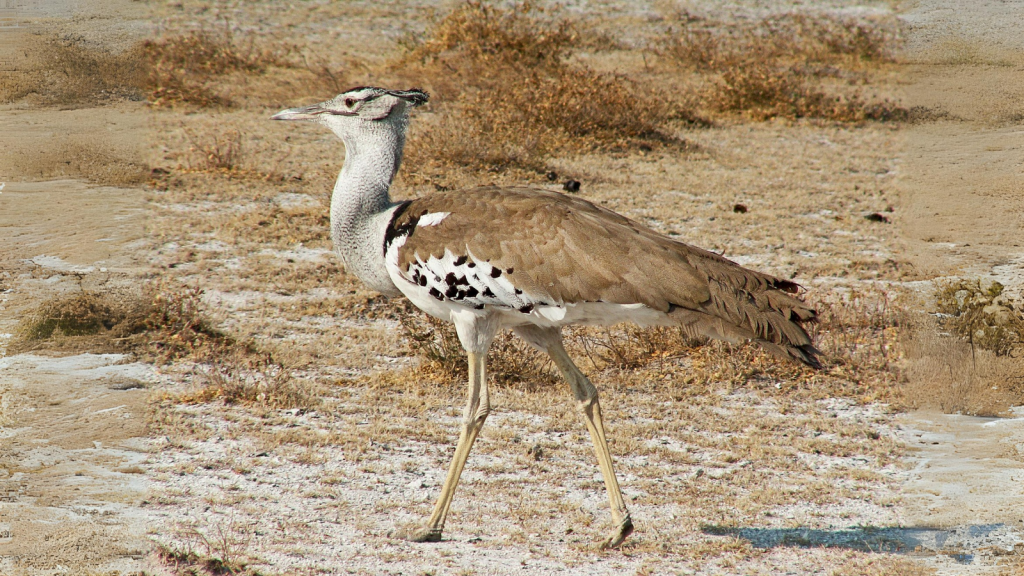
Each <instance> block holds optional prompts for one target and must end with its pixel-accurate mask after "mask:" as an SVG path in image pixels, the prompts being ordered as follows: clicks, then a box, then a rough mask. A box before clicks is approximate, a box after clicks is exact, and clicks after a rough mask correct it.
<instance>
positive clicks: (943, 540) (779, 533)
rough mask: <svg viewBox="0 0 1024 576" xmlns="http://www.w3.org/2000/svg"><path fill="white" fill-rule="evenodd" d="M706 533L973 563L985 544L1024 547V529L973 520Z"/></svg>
mask: <svg viewBox="0 0 1024 576" xmlns="http://www.w3.org/2000/svg"><path fill="white" fill-rule="evenodd" d="M702 530H703V532H704V533H705V534H710V535H713V536H732V537H735V538H741V539H743V540H747V541H748V542H750V543H751V545H753V546H754V547H755V548H778V547H799V548H847V549H850V550H858V551H861V552H882V553H897V554H908V553H909V554H925V555H928V554H944V555H947V556H949V557H950V558H952V559H954V560H956V561H957V562H958V563H961V564H971V563H972V562H973V561H974V557H975V555H976V554H977V552H978V551H979V550H981V549H986V550H993V549H1002V550H1004V551H1006V552H1007V553H1013V552H1015V551H1016V550H1018V549H1022V548H1024V531H1022V530H1021V529H1019V528H1015V527H1013V526H1010V525H1007V524H969V525H964V526H957V527H955V528H950V529H948V530H943V529H939V528H907V527H898V528H893V527H887V528H880V527H877V526H859V527H856V528H845V529H841V530H816V529H811V528H728V527H723V526H713V525H712V526H704V527H703V528H702Z"/></svg>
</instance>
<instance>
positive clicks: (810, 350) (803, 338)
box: [669, 279, 821, 369]
mask: <svg viewBox="0 0 1024 576" xmlns="http://www.w3.org/2000/svg"><path fill="white" fill-rule="evenodd" d="M709 280H710V282H709V285H710V287H711V299H710V300H709V301H708V302H706V303H705V304H704V306H703V307H702V309H700V310H694V309H690V308H682V307H672V308H671V309H670V310H669V316H670V317H671V318H672V319H673V320H675V321H676V322H678V323H679V326H680V327H681V328H682V329H683V330H684V331H685V332H686V333H687V334H688V335H690V336H707V337H709V338H715V339H718V340H725V341H727V342H732V343H734V344H738V343H741V342H745V341H748V340H752V341H754V342H756V343H757V344H758V345H760V346H761V347H762V348H764V349H765V350H767V351H768V352H771V353H772V354H774V355H775V356H777V357H779V358H782V359H785V360H790V361H794V362H800V363H803V364H806V365H807V366H810V367H812V368H815V369H817V368H821V362H820V360H819V356H820V355H821V352H820V351H818V349H817V348H815V347H814V344H813V343H812V342H811V337H810V336H809V335H808V334H807V331H805V330H804V329H803V327H802V326H801V324H802V323H804V322H813V321H814V320H815V319H816V314H815V311H814V310H813V309H811V308H808V307H807V305H806V304H804V303H803V301H801V300H800V299H798V298H796V297H794V296H791V295H789V294H786V293H785V292H783V291H782V290H781V289H775V288H774V287H772V286H770V285H768V286H765V287H764V288H762V289H761V290H759V291H750V290H749V288H750V287H749V285H748V286H744V287H738V286H736V283H734V282H724V283H723V282H718V281H717V280H716V279H709ZM790 284H792V283H790Z"/></svg>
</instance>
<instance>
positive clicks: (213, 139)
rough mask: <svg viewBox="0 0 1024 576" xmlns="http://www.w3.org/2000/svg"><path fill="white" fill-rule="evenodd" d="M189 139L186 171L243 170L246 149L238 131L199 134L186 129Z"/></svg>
mask: <svg viewBox="0 0 1024 576" xmlns="http://www.w3.org/2000/svg"><path fill="white" fill-rule="evenodd" d="M184 131H185V136H186V138H188V143H189V147H188V153H187V155H186V156H185V166H184V168H185V170H188V171H192V172H232V171H235V170H240V169H241V168H242V162H243V158H244V156H245V147H244V145H243V143H242V133H241V132H239V131H238V130H227V131H224V132H213V131H209V132H204V133H203V134H202V135H200V134H199V133H197V132H194V131H192V130H189V129H188V128H184Z"/></svg>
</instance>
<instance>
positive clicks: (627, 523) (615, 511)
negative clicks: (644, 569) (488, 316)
mask: <svg viewBox="0 0 1024 576" xmlns="http://www.w3.org/2000/svg"><path fill="white" fill-rule="evenodd" d="M513 330H514V331H515V333H516V334H517V335H519V337H521V338H522V339H524V340H526V341H527V342H529V343H530V344H532V345H534V346H535V347H537V348H540V349H541V350H544V351H545V352H547V353H548V355H549V356H551V359H552V360H553V361H554V363H555V366H558V370H559V371H560V372H561V373H562V376H563V377H565V379H566V381H568V382H569V387H570V388H571V389H572V394H573V396H574V397H575V399H576V408H577V409H578V410H579V411H580V413H581V414H582V415H583V418H584V420H585V421H586V423H587V429H588V430H589V431H590V439H591V440H592V441H593V443H594V453H595V454H596V455H597V463H598V466H600V468H601V476H603V477H604V485H605V488H606V489H607V490H608V501H609V503H610V504H611V508H612V521H613V522H614V523H615V528H614V530H613V531H612V534H611V536H610V537H609V538H608V540H607V541H606V542H605V543H604V545H603V546H602V547H603V548H616V547H618V546H619V545H620V544H622V543H623V542H624V541H625V540H626V537H627V536H629V535H630V534H631V533H632V532H633V520H632V519H631V518H630V517H629V510H627V509H626V502H625V500H624V499H623V498H622V489H621V488H619V481H618V480H617V479H616V478H615V470H614V469H613V468H612V456H611V452H609V450H608V439H607V436H606V435H605V431H604V420H603V419H602V418H601V404H600V403H599V402H598V401H597V388H596V387H595V386H594V385H593V384H591V382H590V380H589V379H588V378H587V377H586V376H585V375H584V374H583V372H580V369H579V368H577V367H576V364H575V363H574V362H573V361H572V358H570V357H569V354H568V353H567V352H566V351H565V346H563V345H562V335H561V332H560V331H559V330H558V329H557V328H540V327H537V326H517V327H515V328H514V329H513Z"/></svg>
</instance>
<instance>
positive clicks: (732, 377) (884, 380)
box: [392, 289, 909, 407]
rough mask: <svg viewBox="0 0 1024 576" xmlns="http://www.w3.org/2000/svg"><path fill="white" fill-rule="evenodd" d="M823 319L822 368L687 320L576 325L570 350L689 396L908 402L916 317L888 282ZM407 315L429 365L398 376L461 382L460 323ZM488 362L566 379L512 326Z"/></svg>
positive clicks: (506, 378)
mask: <svg viewBox="0 0 1024 576" xmlns="http://www.w3.org/2000/svg"><path fill="white" fill-rule="evenodd" d="M814 305H815V306H816V307H817V308H818V309H819V314H820V319H819V321H818V322H816V323H814V324H811V325H810V326H809V330H810V332H811V334H812V336H813V338H814V340H815V343H816V345H817V347H818V348H819V349H820V350H821V351H822V353H823V359H824V362H823V363H824V369H822V370H821V371H820V372H815V371H813V370H809V369H807V368H804V367H802V366H798V365H795V364H789V363H786V362H782V361H779V360H777V359H775V358H774V357H772V356H771V355H769V354H767V353H765V352H764V351H763V350H761V349H760V348H758V347H757V346H756V345H754V344H749V345H745V346H739V347H737V346H732V345H729V344H726V343H722V342H716V341H708V340H701V339H693V338H691V337H689V336H687V335H686V334H685V333H684V332H683V331H682V330H680V329H678V328H639V327H637V326H634V325H630V324H623V325H618V326H613V327H609V328H590V327H574V328H572V329H571V330H568V331H567V335H566V343H567V348H568V349H569V350H570V352H571V353H572V354H573V355H574V356H576V357H578V358H580V359H581V360H583V363H582V364H581V365H582V366H583V367H584V368H589V370H590V371H592V372H598V373H605V374H611V373H620V372H621V371H632V372H633V374H632V375H631V376H630V379H631V380H637V379H640V380H643V379H650V380H652V381H663V380H665V379H670V380H671V381H673V382H676V383H677V386H679V387H680V388H681V389H686V390H687V392H686V393H685V394H684V396H691V395H694V394H706V393H709V392H711V390H710V389H709V388H708V385H709V384H711V383H713V384H711V385H712V386H717V387H724V388H725V389H728V390H736V389H752V390H762V391H766V392H769V393H772V394H775V393H776V390H781V391H782V393H784V394H790V395H793V394H795V395H796V396H800V397H806V398H815V399H821V398H830V397H837V396H841V397H847V398H854V399H857V400H858V401H861V402H887V403H889V404H891V405H893V406H894V407H898V406H900V405H903V404H905V403H906V398H905V397H904V392H903V389H902V388H901V386H900V382H901V381H902V379H903V377H902V374H901V370H900V363H901V359H902V357H903V356H904V354H905V352H904V350H903V347H904V345H905V342H904V338H902V337H901V335H900V334H901V331H902V330H905V329H906V328H907V327H908V323H909V316H908V315H907V313H906V312H904V310H903V309H902V307H901V306H900V305H899V304H897V303H895V302H894V296H892V295H891V294H890V293H888V292H887V291H884V290H878V289H875V290H865V291H862V292H853V293H848V294H845V295H843V296H840V297H826V298H822V299H819V300H816V301H814ZM400 311H401V312H400V314H399V319H400V322H401V326H402V329H403V331H404V333H405V336H406V338H407V339H408V340H409V341H410V344H411V347H412V350H413V351H414V352H415V353H416V354H417V355H419V356H420V357H421V359H422V360H423V364H422V367H423V368H425V369H426V370H425V371H424V370H423V369H422V368H421V369H420V370H416V371H411V372H410V373H408V374H406V375H404V378H403V377H397V378H392V382H393V383H395V384H411V381H415V380H420V379H422V378H424V377H427V378H430V379H432V380H434V381H435V382H437V383H438V384H441V385H445V386H456V385H460V384H461V383H462V381H463V380H464V379H465V375H466V355H465V352H464V351H463V350H462V346H461V345H460V344H459V340H458V336H457V335H456V334H455V329H454V327H453V326H452V325H451V324H450V323H448V322H441V321H439V320H435V319H433V318H430V317H427V316H425V315H423V314H422V313H421V312H418V311H416V310H415V309H413V308H412V307H411V306H410V305H408V304H406V305H405V306H404V307H402V308H401V309H400ZM488 370H489V371H490V373H491V375H492V377H493V379H494V380H495V382H496V383H498V384H499V385H514V386H523V385H526V386H527V387H537V386H541V387H543V386H550V385H552V384H556V385H557V383H558V382H559V377H558V376H557V372H556V371H555V370H554V367H553V366H552V365H551V364H550V362H548V361H547V359H546V357H544V356H543V355H541V354H539V353H537V352H535V351H534V350H533V349H532V348H530V346H528V345H526V344H524V343H523V342H521V341H519V340H518V339H516V338H514V337H513V336H512V334H511V333H505V334H503V335H502V336H501V337H499V338H498V340H497V341H496V342H495V344H494V347H493V348H492V349H491V352H490V354H489V355H488Z"/></svg>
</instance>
